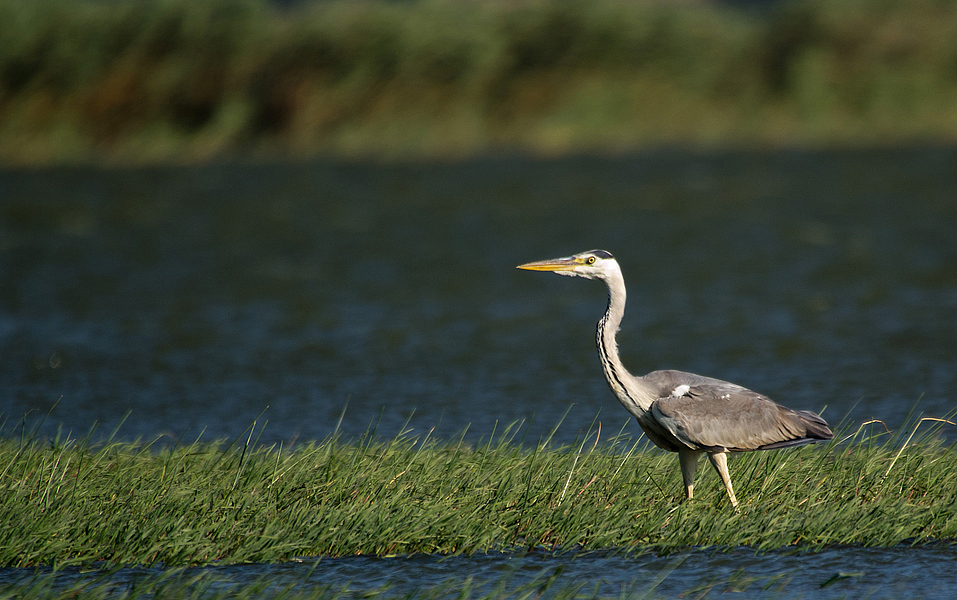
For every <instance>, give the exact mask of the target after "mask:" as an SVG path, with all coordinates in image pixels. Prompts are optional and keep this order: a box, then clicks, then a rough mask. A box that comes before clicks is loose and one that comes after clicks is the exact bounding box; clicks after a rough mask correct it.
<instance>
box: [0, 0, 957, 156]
mask: <svg viewBox="0 0 957 600" xmlns="http://www.w3.org/2000/svg"><path fill="white" fill-rule="evenodd" d="M0 39H3V40H4V43H3V44H0V160H2V161H4V162H6V163H8V164H9V163H21V164H22V163H35V162H48V161H63V160H66V161H88V160H98V159H114V160H127V161H129V160H133V161H149V160H165V159H175V160H191V159H202V158H206V157H210V156H217V155H227V156H229V155H270V156H275V155H277V154H278V155H285V156H303V155H309V154H316V153H323V154H339V155H374V156H387V157H388V156H402V157H408V156H423V157H436V156H443V157H444V156H449V155H450V154H451V155H456V154H458V155H464V154H471V153H476V152H487V151H490V150H496V149H503V148H505V149H520V150H529V151H534V152H546V153H556V152H567V151H582V150H589V149H598V148H602V149H625V148H633V147H638V146H647V145H652V144H661V143H667V144H692V145H715V144H738V145H741V144H749V145H755V144H757V145H765V144H771V145H785V144H787V145H793V144H826V143H854V144H867V143H892V142H897V143H900V142H907V141H915V140H921V141H928V140H942V141H951V142H952V141H954V140H957V67H955V65H957V43H955V41H954V40H957V3H954V2H940V1H933V0H916V1H904V0H888V1H884V2H866V1H860V0H840V1H833V0H831V1H824V0H792V1H791V2H786V3H783V4H782V5H780V6H779V7H777V8H776V9H774V10H773V11H771V12H769V13H767V14H746V13H742V12H739V11H735V10H734V9H732V8H728V7H721V6H713V5H710V4H707V3H700V4H698V3H691V4H689V3H684V2H676V3H674V4H672V3H668V2H664V3H662V2H648V3H644V2H631V1H625V0H589V1H587V2H585V1H581V2H579V1H575V0H572V1H565V2H546V1H544V0H527V1H523V2H504V1H498V0H486V1H477V2H458V1H455V0H432V1H425V0H422V1H412V2H379V1H368V2H345V1H335V0H333V1H327V2H319V3H311V2H304V3H300V4H294V5H293V7H292V8H288V9H280V8H277V6H276V5H274V4H271V3H269V2H267V1H266V0H200V1H191V0H144V1H138V2H112V1H105V0H87V1H82V2H75V1H64V0H34V1H33V2H21V1H19V0H0Z"/></svg>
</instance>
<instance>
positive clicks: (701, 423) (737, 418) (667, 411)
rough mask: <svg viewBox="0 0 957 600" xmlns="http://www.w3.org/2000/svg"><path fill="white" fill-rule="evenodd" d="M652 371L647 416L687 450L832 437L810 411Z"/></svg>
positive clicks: (777, 444) (735, 388)
mask: <svg viewBox="0 0 957 600" xmlns="http://www.w3.org/2000/svg"><path fill="white" fill-rule="evenodd" d="M656 373H661V374H660V375H657V381H658V382H659V383H660V384H661V386H662V387H661V388H660V389H659V395H660V396H661V397H660V398H659V399H658V400H656V401H655V402H654V403H653V404H652V406H651V414H652V416H653V417H654V420H655V421H656V422H657V424H658V425H659V426H661V427H662V428H664V429H666V430H667V431H668V432H669V433H670V434H671V436H673V437H674V438H675V439H676V440H677V441H679V442H681V443H682V444H683V445H685V446H686V447H688V448H690V449H693V450H704V451H711V452H720V451H723V450H734V451H742V450H763V449H771V448H781V447H786V446H794V445H799V444H805V443H808V442H812V441H815V440H818V439H830V438H831V437H832V434H831V430H830V429H828V427H827V423H825V422H824V420H823V419H821V418H820V417H819V416H817V415H815V414H814V413H811V412H807V411H795V410H791V409H789V408H786V407H784V406H781V405H780V404H777V403H775V402H773V401H772V400H770V399H769V398H767V397H766V396H764V395H762V394H759V393H757V392H753V391H751V390H749V389H747V388H743V387H741V386H739V385H735V384H733V383H728V382H726V381H721V380H719V379H711V378H708V377H701V376H700V375H693V374H691V373H682V372H680V371H664V372H656ZM682 382H684V383H682ZM672 386H673V387H672ZM668 388H670V389H668Z"/></svg>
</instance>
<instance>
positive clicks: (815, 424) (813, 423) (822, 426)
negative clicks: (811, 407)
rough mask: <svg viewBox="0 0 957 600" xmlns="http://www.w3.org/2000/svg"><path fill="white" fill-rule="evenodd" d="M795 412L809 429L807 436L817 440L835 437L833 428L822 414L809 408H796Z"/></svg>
mask: <svg viewBox="0 0 957 600" xmlns="http://www.w3.org/2000/svg"><path fill="white" fill-rule="evenodd" d="M794 412H795V413H796V414H797V416H798V417H799V418H800V419H801V422H802V423H804V427H805V428H806V429H807V435H806V437H809V438H812V439H815V440H829V439H831V438H833V437H834V433H833V432H832V431H831V428H830V427H828V426H827V421H825V420H824V419H822V418H821V416H820V415H818V414H816V413H812V412H811V411H808V410H796V411H794Z"/></svg>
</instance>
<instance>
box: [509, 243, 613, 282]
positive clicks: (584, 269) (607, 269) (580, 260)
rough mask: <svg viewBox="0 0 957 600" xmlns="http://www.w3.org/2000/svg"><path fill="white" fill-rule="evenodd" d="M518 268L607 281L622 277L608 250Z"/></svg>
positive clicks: (537, 262) (553, 259) (538, 262)
mask: <svg viewBox="0 0 957 600" xmlns="http://www.w3.org/2000/svg"><path fill="white" fill-rule="evenodd" d="M517 268H519V269H526V270H528V271H553V272H555V273H558V274H559V275H569V276H571V277H584V278H585V279H601V280H602V281H607V280H608V279H611V278H613V277H615V276H617V277H621V268H620V267H619V266H618V261H616V260H615V257H614V256H612V255H611V252H608V251H606V250H589V251H588V252H582V253H580V254H574V255H572V256H566V257H564V258H552V259H549V260H537V261H535V262H530V263H525V264H524V265H519V266H518V267H517Z"/></svg>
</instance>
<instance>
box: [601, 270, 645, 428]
mask: <svg viewBox="0 0 957 600" xmlns="http://www.w3.org/2000/svg"><path fill="white" fill-rule="evenodd" d="M606 283H607V284H608V309H607V310H606V311H605V316H604V317H602V318H601V321H599V322H598V336H597V340H596V341H597V343H598V356H599V358H600V359H601V366H602V368H603V369H604V371H605V379H607V380H608V385H609V386H611V389H612V391H613V392H615V395H616V396H618V400H619V401H620V402H621V404H622V405H623V406H624V407H625V409H626V410H627V411H628V412H630V413H631V414H633V415H634V416H636V417H639V418H640V417H641V416H643V415H644V414H645V412H647V411H648V410H649V409H650V408H651V403H652V402H653V401H654V393H653V391H652V390H651V389H650V388H649V387H648V386H647V385H646V384H644V383H643V382H642V381H641V380H639V379H637V378H635V377H634V376H633V375H632V374H631V373H629V372H628V369H626V368H625V365H623V364H622V363H621V358H619V356H618V343H617V342H616V341H615V334H616V333H618V327H619V325H621V319H622V317H623V316H624V314H625V283H624V281H623V280H621V279H618V278H616V279H612V280H608V281H606Z"/></svg>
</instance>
